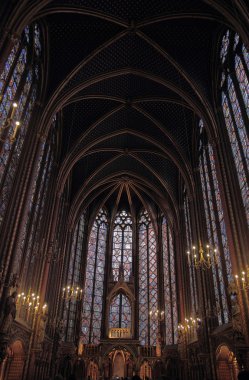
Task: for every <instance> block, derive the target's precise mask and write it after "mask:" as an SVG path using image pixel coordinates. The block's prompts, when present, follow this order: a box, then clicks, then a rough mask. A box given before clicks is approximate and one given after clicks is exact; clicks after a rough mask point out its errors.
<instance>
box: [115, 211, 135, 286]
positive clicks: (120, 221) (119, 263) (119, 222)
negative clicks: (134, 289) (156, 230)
mask: <svg viewBox="0 0 249 380" xmlns="http://www.w3.org/2000/svg"><path fill="white" fill-rule="evenodd" d="M114 225H115V227H114V230H113V246H112V273H113V279H114V281H118V277H119V271H120V269H122V271H123V275H124V280H125V281H129V278H130V275H131V270H132V220H131V217H130V215H129V214H128V213H127V212H126V211H125V210H122V211H121V212H120V213H118V215H117V216H116V219H115V222H114Z"/></svg>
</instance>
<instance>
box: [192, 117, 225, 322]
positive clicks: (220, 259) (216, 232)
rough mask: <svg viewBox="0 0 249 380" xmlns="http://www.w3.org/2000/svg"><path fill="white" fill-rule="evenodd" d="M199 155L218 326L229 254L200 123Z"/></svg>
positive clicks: (210, 156)
mask: <svg viewBox="0 0 249 380" xmlns="http://www.w3.org/2000/svg"><path fill="white" fill-rule="evenodd" d="M200 131H201V132H200V136H201V140H200V151H199V154H200V155H199V167H200V177H201V185H202V194H203V200H204V209H205V219H206V226H207V237H208V242H209V244H210V245H211V246H212V247H213V248H216V249H217V250H218V253H217V255H216V256H217V260H216V261H217V263H215V262H214V257H213V255H212V256H211V257H212V260H213V263H212V264H213V265H212V269H211V270H212V274H213V283H214V292H215V301H216V311H217V316H218V320H219V323H220V324H222V323H227V322H228V317H229V312H228V294H227V288H228V282H229V280H231V277H232V269H231V260H230V253H229V248H228V242H227V234H226V226H225V221H224V213H223V207H222V203H221V195H220V189H219V184H218V179H217V174H216V168H215V160H214V153H213V148H212V146H211V145H210V144H207V145H204V144H203V143H202V137H203V135H204V129H203V122H202V121H200Z"/></svg>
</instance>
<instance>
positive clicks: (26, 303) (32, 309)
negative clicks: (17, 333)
mask: <svg viewBox="0 0 249 380" xmlns="http://www.w3.org/2000/svg"><path fill="white" fill-rule="evenodd" d="M16 306H17V316H18V317H19V318H21V319H23V320H25V321H26V322H27V323H28V324H32V322H33V319H34V318H35V317H36V316H38V315H41V314H45V313H46V311H47V304H46V303H44V304H43V305H42V304H41V303H40V296H39V295H37V294H35V293H33V292H32V291H31V289H30V290H29V292H28V294H25V293H24V292H22V293H19V294H18V296H17V302H16Z"/></svg>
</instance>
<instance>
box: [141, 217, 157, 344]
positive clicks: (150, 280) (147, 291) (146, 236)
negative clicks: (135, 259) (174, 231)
mask: <svg viewBox="0 0 249 380" xmlns="http://www.w3.org/2000/svg"><path fill="white" fill-rule="evenodd" d="M157 295H158V284H157V247H156V236H155V231H154V228H153V226H152V222H151V220H150V217H149V214H148V212H147V211H146V210H144V211H143V212H142V213H141V214H140V217H139V339H140V343H141V344H142V345H151V346H155V345H156V335H157V332H158V321H157V316H156V312H157V308H158V297H157Z"/></svg>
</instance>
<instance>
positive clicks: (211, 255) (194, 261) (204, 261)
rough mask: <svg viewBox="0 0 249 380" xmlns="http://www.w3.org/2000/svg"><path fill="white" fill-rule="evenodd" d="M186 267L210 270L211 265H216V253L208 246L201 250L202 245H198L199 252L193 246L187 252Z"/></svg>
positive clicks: (215, 250)
mask: <svg viewBox="0 0 249 380" xmlns="http://www.w3.org/2000/svg"><path fill="white" fill-rule="evenodd" d="M187 257H188V265H189V266H194V267H195V268H196V269H210V268H211V266H212V265H217V264H218V251H217V249H216V248H214V249H212V248H211V247H210V245H209V244H207V245H206V247H205V250H204V249H203V246H202V243H200V244H199V250H198V249H197V248H196V246H193V247H192V249H191V250H189V251H187Z"/></svg>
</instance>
